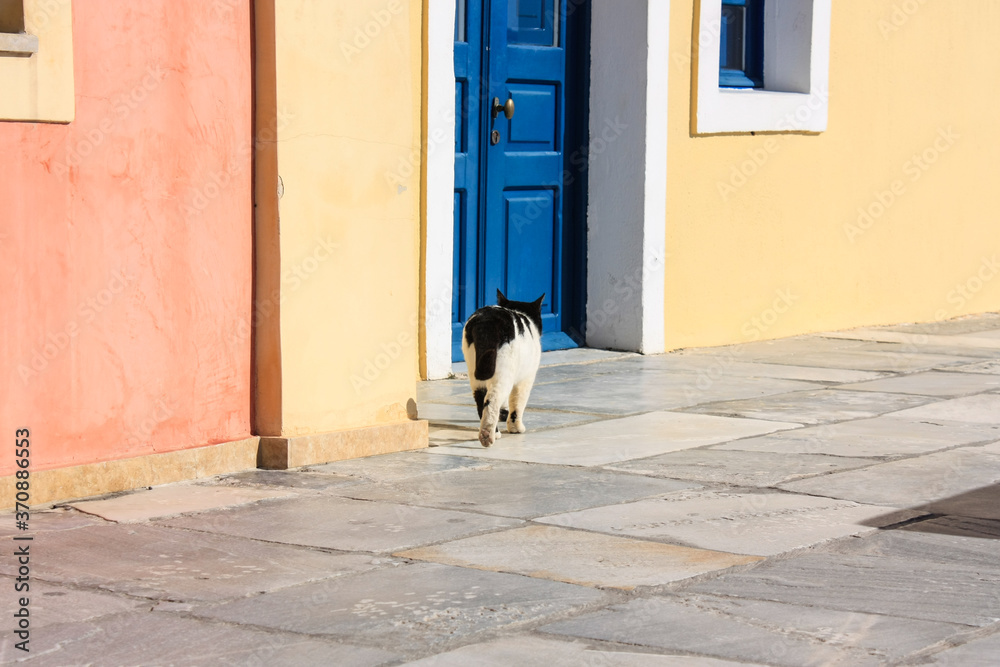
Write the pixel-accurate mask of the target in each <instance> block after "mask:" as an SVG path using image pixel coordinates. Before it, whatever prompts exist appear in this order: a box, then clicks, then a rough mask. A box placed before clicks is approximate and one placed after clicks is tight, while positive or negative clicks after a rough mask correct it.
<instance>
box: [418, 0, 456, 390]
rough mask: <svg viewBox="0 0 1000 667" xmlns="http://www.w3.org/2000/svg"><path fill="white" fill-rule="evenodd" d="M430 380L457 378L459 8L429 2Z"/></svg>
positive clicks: (427, 288)
mask: <svg viewBox="0 0 1000 667" xmlns="http://www.w3.org/2000/svg"><path fill="white" fill-rule="evenodd" d="M427 41H428V44H427V45H426V48H427V68H428V72H427V147H426V150H427V153H426V160H427V240H426V244H427V245H426V274H425V276H424V281H425V282H424V294H425V296H426V303H425V304H424V323H425V334H426V337H425V350H424V351H425V353H426V355H427V379H429V380H439V379H441V378H446V377H448V375H449V374H450V373H451V304H452V267H453V266H454V264H453V262H454V259H453V256H452V255H453V253H454V244H455V242H454V238H453V236H454V225H455V223H454V220H455V218H454V215H455V214H454V202H455V3H454V2H438V1H437V0H435V1H434V2H428V3H427Z"/></svg>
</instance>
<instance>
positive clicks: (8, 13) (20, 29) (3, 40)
mask: <svg viewBox="0 0 1000 667" xmlns="http://www.w3.org/2000/svg"><path fill="white" fill-rule="evenodd" d="M33 53H38V38H37V37H35V36H34V35H27V34H25V32H24V2H23V0H0V56H20V57H25V56H28V57H30V56H31V54H33Z"/></svg>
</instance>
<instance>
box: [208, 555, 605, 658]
mask: <svg viewBox="0 0 1000 667" xmlns="http://www.w3.org/2000/svg"><path fill="white" fill-rule="evenodd" d="M606 595H607V594H606V593H603V592H601V591H598V590H596V589H593V588H587V587H585V586H574V585H571V584H563V583H559V582H553V581H546V580H543V579H533V578H530V577H523V576H519V575H513V574H502V573H497V572H484V571H481V570H472V569H467V568H460V567H450V566H447V565H438V564H434V563H414V564H408V565H400V566H396V567H390V568H387V569H381V570H378V571H376V572H368V573H365V574H360V575H357V576H351V577H343V578H340V579H331V580H328V581H324V582H316V583H313V584H306V585H304V586H296V587H294V588H286V589H284V590H281V591H276V592H273V593H268V594H266V595H259V596H257V597H254V598H249V599H244V600H236V601H234V602H230V603H226V604H222V605H215V606H208V607H200V608H196V609H194V610H193V611H192V613H193V614H195V615H197V616H201V617H205V618H215V619H219V620H223V621H228V622H230V623H245V624H251V625H256V626H261V627H266V628H275V629H294V630H295V631H296V632H302V633H307V634H310V635H323V636H328V637H331V638H336V639H340V640H344V641H350V642H352V643H355V644H364V645H369V646H379V647H382V648H384V649H387V650H390V651H393V652H426V651H427V650H429V649H439V650H446V649H448V648H452V646H451V645H450V644H454V643H455V642H466V641H470V640H473V639H475V637H476V636H477V635H480V634H481V633H484V632H487V631H497V630H499V629H501V628H511V629H514V628H518V627H520V626H523V625H524V624H526V623H530V622H535V621H539V620H542V619H545V618H547V617H550V616H552V615H554V614H560V613H565V612H567V611H570V610H573V609H585V608H587V607H589V606H592V605H597V604H601V603H603V601H604V600H606V599H607V598H606Z"/></svg>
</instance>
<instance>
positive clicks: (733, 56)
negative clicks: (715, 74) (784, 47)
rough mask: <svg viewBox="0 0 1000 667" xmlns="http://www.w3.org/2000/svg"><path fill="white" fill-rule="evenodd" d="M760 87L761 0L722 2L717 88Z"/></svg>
mask: <svg viewBox="0 0 1000 667" xmlns="http://www.w3.org/2000/svg"><path fill="white" fill-rule="evenodd" d="M763 86H764V0H722V24H721V30H720V35H719V87H721V88H763Z"/></svg>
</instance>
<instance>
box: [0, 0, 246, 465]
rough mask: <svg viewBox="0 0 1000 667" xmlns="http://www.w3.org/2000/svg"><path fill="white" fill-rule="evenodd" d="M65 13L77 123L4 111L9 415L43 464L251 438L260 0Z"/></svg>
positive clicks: (2, 231)
mask: <svg viewBox="0 0 1000 667" xmlns="http://www.w3.org/2000/svg"><path fill="white" fill-rule="evenodd" d="M73 12H74V16H73V40H74V68H75V85H76V119H75V121H73V122H72V123H70V124H68V125H63V124H40V123H21V122H0V164H2V167H0V170H2V173H3V177H2V178H0V247H2V248H3V250H4V253H3V261H2V262H0V312H2V313H3V318H4V325H3V328H2V332H0V355H2V360H3V365H4V368H3V370H4V372H3V377H2V378H0V417H2V418H0V422H2V426H3V429H4V433H5V434H6V435H7V436H9V437H10V438H13V433H14V429H15V428H22V427H27V428H30V429H31V433H32V438H31V443H32V444H31V446H32V467H33V469H35V470H44V469H51V468H58V467H63V466H69V465H78V464H84V463H93V462H98V461H107V460H114V459H121V458H126V457H132V456H139V455H143V454H149V453H153V452H165V451H172V450H178V449H185V448H191V447H198V446H203V445H207V444H214V443H219V442H225V441H231V440H238V439H241V438H245V437H247V436H248V435H249V434H250V338H249V328H248V321H249V317H250V310H251V296H252V291H251V286H252V275H251V220H252V216H251V195H250V187H251V151H252V144H251V60H250V42H251V28H250V17H249V2H240V1H238V0H215V1H214V2H204V0H143V1H142V2H118V1H116V0H87V1H86V2H76V3H74V6H73ZM0 87H2V82H0ZM12 470H13V453H10V455H6V456H2V457H0V474H10V472H11V471H12Z"/></svg>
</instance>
